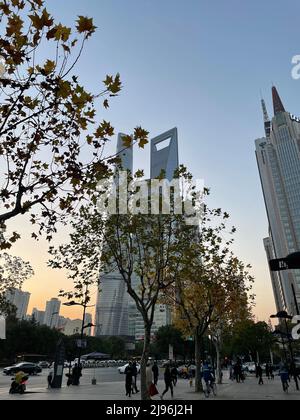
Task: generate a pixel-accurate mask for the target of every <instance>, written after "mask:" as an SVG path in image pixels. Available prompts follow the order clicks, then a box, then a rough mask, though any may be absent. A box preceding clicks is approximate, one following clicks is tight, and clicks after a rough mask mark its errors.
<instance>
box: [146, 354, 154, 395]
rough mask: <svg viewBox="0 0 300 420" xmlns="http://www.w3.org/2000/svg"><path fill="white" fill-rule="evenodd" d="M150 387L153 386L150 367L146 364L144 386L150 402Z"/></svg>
mask: <svg viewBox="0 0 300 420" xmlns="http://www.w3.org/2000/svg"><path fill="white" fill-rule="evenodd" d="M152 385H153V375H152V366H151V364H150V362H148V363H147V367H146V386H147V391H148V397H149V399H150V400H151V395H150V389H151V386H152Z"/></svg>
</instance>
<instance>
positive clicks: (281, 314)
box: [271, 311, 299, 391]
mask: <svg viewBox="0 0 300 420" xmlns="http://www.w3.org/2000/svg"><path fill="white" fill-rule="evenodd" d="M271 318H272V319H274V318H277V319H281V320H284V322H285V327H286V336H287V339H288V344H289V350H290V355H291V361H292V365H291V368H292V375H293V377H294V381H295V384H296V389H297V391H299V383H298V378H297V373H296V364H295V356H294V351H293V346H292V339H291V334H290V333H289V327H288V322H287V320H292V319H293V317H292V316H290V315H288V313H287V312H285V311H281V312H278V314H276V315H271Z"/></svg>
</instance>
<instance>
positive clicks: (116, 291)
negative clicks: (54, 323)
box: [96, 128, 179, 340]
mask: <svg viewBox="0 0 300 420" xmlns="http://www.w3.org/2000/svg"><path fill="white" fill-rule="evenodd" d="M123 136H124V134H119V138H118V146H117V154H118V155H119V157H120V160H121V162H120V166H121V168H122V170H125V171H126V170H127V171H129V172H131V173H132V172H133V150H132V147H130V148H127V149H125V150H124V145H123ZM178 166H179V162H178V134H177V128H174V129H172V130H169V131H167V132H166V133H163V134H161V135H160V136H158V137H156V138H154V139H152V140H151V178H152V179H153V178H156V177H158V176H159V175H161V173H162V171H163V172H164V174H165V178H166V179H168V180H169V181H172V179H173V176H174V171H175V170H176V169H177V168H178ZM116 174H117V170H116ZM132 284H133V287H134V288H135V290H139V285H140V280H139V278H138V277H137V276H136V275H134V276H133V278H132ZM170 322H171V310H170V308H169V307H167V306H165V305H157V308H156V311H155V314H154V323H153V331H152V333H155V332H156V331H157V330H158V329H159V328H160V327H162V326H164V325H167V324H170ZM101 335H102V336H103V335H104V336H134V337H135V338H136V340H143V337H144V321H143V318H142V315H141V314H140V312H139V311H138V310H137V307H136V303H135V302H134V300H133V299H132V298H131V297H130V296H129V294H128V293H127V288H126V285H125V282H124V280H123V278H122V275H121V274H120V273H119V272H118V271H116V270H114V269H112V270H111V272H110V273H109V274H101V275H100V291H99V293H98V300H97V305H96V336H101Z"/></svg>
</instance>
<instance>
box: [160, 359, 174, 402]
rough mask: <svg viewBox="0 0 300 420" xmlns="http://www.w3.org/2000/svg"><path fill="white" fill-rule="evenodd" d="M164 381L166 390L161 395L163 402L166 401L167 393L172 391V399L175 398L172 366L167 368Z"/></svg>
mask: <svg viewBox="0 0 300 420" xmlns="http://www.w3.org/2000/svg"><path fill="white" fill-rule="evenodd" d="M164 380H165V385H166V389H165V390H164V392H163V393H162V394H161V397H160V398H161V400H163V399H164V396H165V395H166V393H167V392H168V391H169V390H171V397H172V398H174V391H173V382H172V374H171V369H170V366H169V365H167V366H166V369H165V373H164Z"/></svg>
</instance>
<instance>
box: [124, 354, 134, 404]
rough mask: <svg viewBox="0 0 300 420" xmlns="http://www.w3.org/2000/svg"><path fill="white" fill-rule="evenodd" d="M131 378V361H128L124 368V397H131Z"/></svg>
mask: <svg viewBox="0 0 300 420" xmlns="http://www.w3.org/2000/svg"><path fill="white" fill-rule="evenodd" d="M132 378H133V369H132V363H131V362H129V364H128V366H127V367H126V369H125V388H126V397H129V398H130V397H131V393H132Z"/></svg>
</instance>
